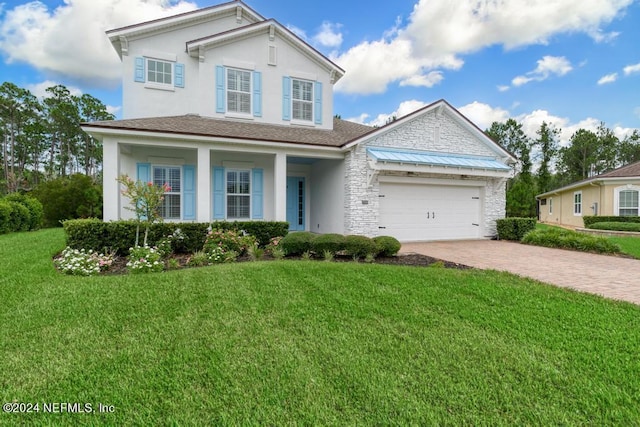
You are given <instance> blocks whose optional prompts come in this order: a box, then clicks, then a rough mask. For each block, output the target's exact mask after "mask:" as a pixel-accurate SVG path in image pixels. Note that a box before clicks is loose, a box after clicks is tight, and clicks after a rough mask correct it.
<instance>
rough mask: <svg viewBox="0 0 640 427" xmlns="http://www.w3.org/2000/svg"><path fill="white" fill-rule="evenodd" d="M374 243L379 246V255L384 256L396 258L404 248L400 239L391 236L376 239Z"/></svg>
mask: <svg viewBox="0 0 640 427" xmlns="http://www.w3.org/2000/svg"><path fill="white" fill-rule="evenodd" d="M373 241H374V242H376V244H377V245H378V253H379V255H382V256H394V255H395V254H397V253H398V251H399V250H400V248H401V247H402V245H401V244H400V242H399V241H398V239H396V238H395V237H391V236H378V237H374V238H373Z"/></svg>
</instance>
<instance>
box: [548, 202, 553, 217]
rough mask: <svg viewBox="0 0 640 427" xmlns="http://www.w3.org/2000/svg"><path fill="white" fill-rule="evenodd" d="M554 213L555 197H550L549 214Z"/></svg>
mask: <svg viewBox="0 0 640 427" xmlns="http://www.w3.org/2000/svg"><path fill="white" fill-rule="evenodd" d="M551 214H553V198H549V215H551Z"/></svg>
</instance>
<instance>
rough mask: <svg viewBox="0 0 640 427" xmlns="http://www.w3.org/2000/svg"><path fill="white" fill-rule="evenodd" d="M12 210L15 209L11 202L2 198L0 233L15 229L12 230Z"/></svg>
mask: <svg viewBox="0 0 640 427" xmlns="http://www.w3.org/2000/svg"><path fill="white" fill-rule="evenodd" d="M12 210H13V209H12V208H11V205H10V204H9V202H5V201H4V200H2V199H0V234H5V233H10V232H11V231H13V230H11V224H10V223H9V220H10V219H11V211H12Z"/></svg>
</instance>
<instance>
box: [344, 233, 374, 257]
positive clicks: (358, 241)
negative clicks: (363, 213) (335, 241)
mask: <svg viewBox="0 0 640 427" xmlns="http://www.w3.org/2000/svg"><path fill="white" fill-rule="evenodd" d="M344 250H345V252H346V253H347V255H350V256H352V257H354V258H355V257H357V258H364V257H366V256H367V255H373V256H376V255H377V254H378V251H379V246H378V244H377V243H376V242H375V241H374V240H373V239H371V238H369V237H366V236H347V237H345V239H344Z"/></svg>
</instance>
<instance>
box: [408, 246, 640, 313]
mask: <svg viewBox="0 0 640 427" xmlns="http://www.w3.org/2000/svg"><path fill="white" fill-rule="evenodd" d="M400 252H401V253H412V252H413V253H419V254H423V255H428V256H430V257H433V258H438V259H442V260H444V261H451V262H456V263H459V264H465V265H468V266H470V267H476V268H482V269H492V270H499V271H508V272H511V273H514V274H517V275H519V276H524V277H529V278H532V279H536V280H539V281H541V282H545V283H550V284H552V285H557V286H562V287H566V288H572V289H575V290H578V291H582V292H590V293H594V294H598V295H602V296H604V297H607V298H612V299H619V300H624V301H629V302H632V303H635V304H640V260H635V259H628V258H619V257H614V256H607V255H595V254H589V253H583V252H575V251H568V250H562V249H550V248H542V247H538V246H529V245H523V244H520V243H514V242H506V241H495V240H470V241H448V242H425V243H405V244H403V245H402V249H401V250H400Z"/></svg>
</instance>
